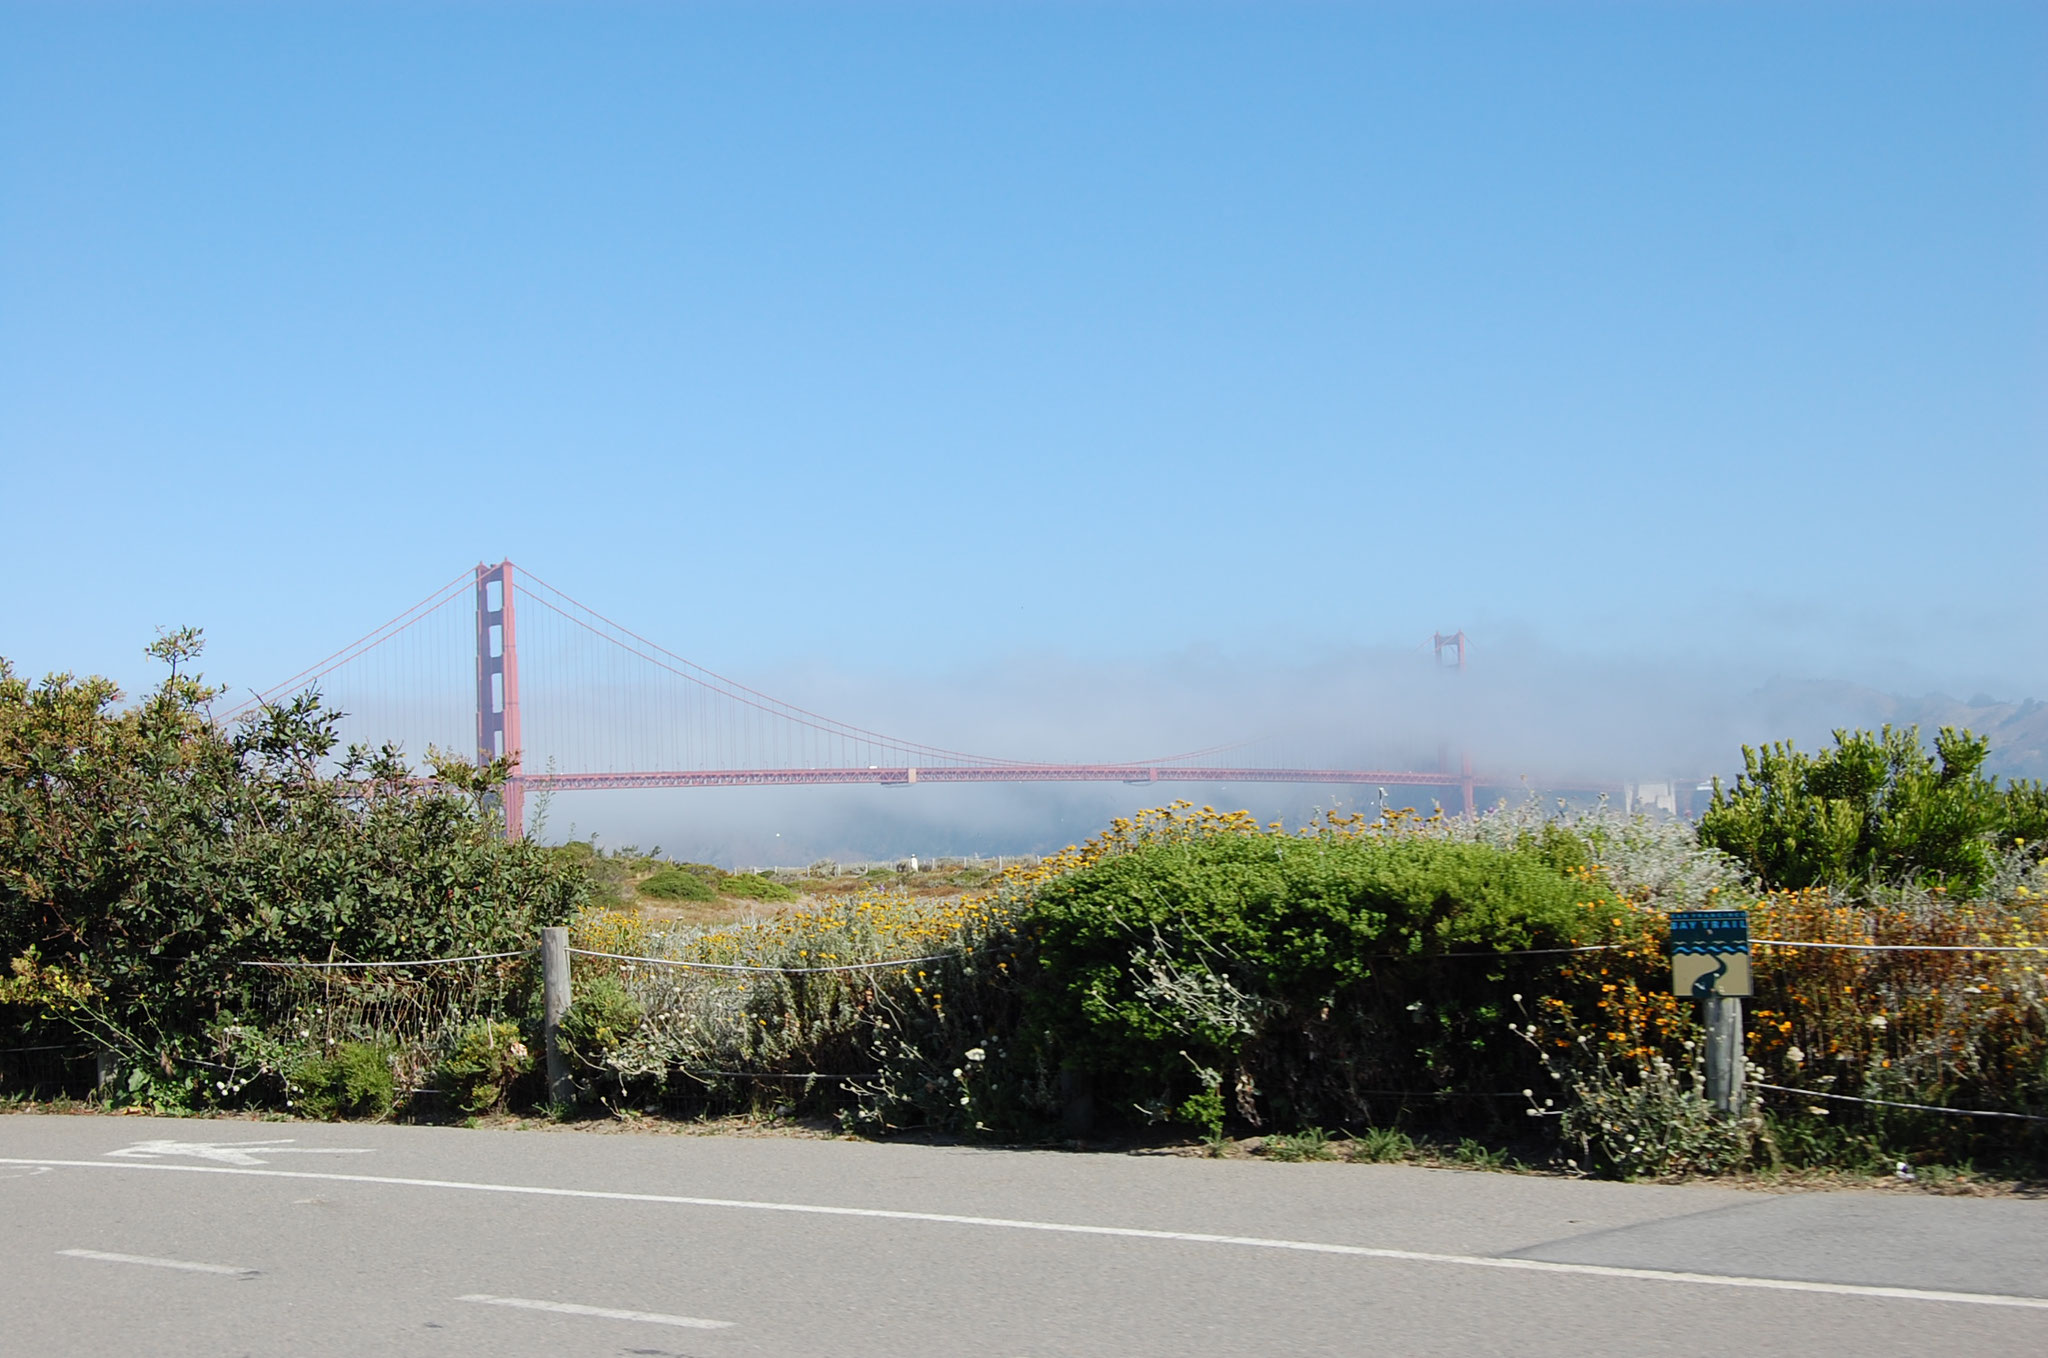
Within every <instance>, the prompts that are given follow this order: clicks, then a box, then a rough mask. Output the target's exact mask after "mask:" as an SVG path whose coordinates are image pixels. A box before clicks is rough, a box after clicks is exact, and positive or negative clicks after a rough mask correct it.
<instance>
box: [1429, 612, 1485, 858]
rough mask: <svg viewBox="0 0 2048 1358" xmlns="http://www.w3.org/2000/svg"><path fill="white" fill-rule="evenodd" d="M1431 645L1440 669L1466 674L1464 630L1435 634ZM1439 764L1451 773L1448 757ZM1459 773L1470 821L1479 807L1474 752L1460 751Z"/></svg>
mask: <svg viewBox="0 0 2048 1358" xmlns="http://www.w3.org/2000/svg"><path fill="white" fill-rule="evenodd" d="M1430 643H1431V644H1432V645H1433V646H1435V647H1436V663H1437V668H1438V669H1444V670H1452V669H1454V670H1456V671H1457V672H1458V673H1459V674H1463V673H1464V672H1465V631H1464V629H1463V628H1460V629H1458V630H1457V631H1455V632H1438V633H1435V634H1434V635H1432V636H1431V637H1430ZM1461 744H1462V741H1461ZM1446 754H1448V752H1446ZM1437 764H1438V766H1439V767H1440V768H1442V769H1443V771H1444V772H1445V773H1449V772H1450V767H1449V765H1450V760H1449V759H1448V758H1447V757H1443V756H1440V757H1439V758H1438V760H1437ZM1458 773H1459V775H1460V777H1459V782H1458V790H1459V791H1460V792H1461V793H1463V794H1464V798H1465V819H1466V820H1470V819H1472V817H1473V815H1474V814H1475V812H1476V811H1477V810H1478V806H1477V798H1476V796H1475V791H1476V789H1475V788H1474V786H1473V783H1472V752H1471V751H1470V750H1468V749H1462V748H1461V749H1460V750H1459V751H1458Z"/></svg>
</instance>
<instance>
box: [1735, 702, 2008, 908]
mask: <svg viewBox="0 0 2048 1358" xmlns="http://www.w3.org/2000/svg"><path fill="white" fill-rule="evenodd" d="M1990 749H1991V746H1990V742H1989V741H1987V740H1985V739H1983V738H1982V737H1980V736H1975V735H1972V734H1971V733H1970V732H1968V731H1958V730H1956V729H1954V728H1953V727H1947V726H1944V727H1943V728H1942V729H1941V731H1940V733H1939V734H1938V735H1937V736H1936V737H1935V740H1934V752H1933V753H1932V754H1929V753H1928V751H1927V750H1926V749H1925V748H1923V747H1922V745H1921V742H1920V729H1919V728H1918V727H1908V728H1906V729H1905V730H1903V731H1900V730H1894V729H1893V728H1892V727H1890V726H1887V727H1885V728H1884V729H1883V730H1881V731H1877V732H1874V733H1873V732H1870V731H1837V732H1835V745H1834V748H1833V749H1830V750H1823V751H1821V752H1820V753H1818V754H1812V755H1809V754H1805V753H1802V752H1801V751H1799V750H1797V749H1795V748H1794V747H1793V746H1792V744H1791V742H1789V741H1781V742H1777V743H1774V744H1770V745H1765V746H1763V747H1761V748H1757V749H1752V748H1750V747H1749V746H1746V745H1745V746H1744V747H1743V749H1742V770H1743V771H1742V774H1741V775H1740V776H1739V777H1738V778H1737V779H1736V780H1735V786H1734V787H1733V788H1728V789H1724V788H1723V787H1722V786H1721V783H1720V780H1719V779H1716V780H1715V781H1714V796H1713V801H1712V803H1711V804H1710V805H1709V807H1708V809H1707V811H1706V814H1704V815H1703V816H1701V817H1700V823H1699V837H1700V842H1701V843H1703V844H1706V845H1708V846H1710V847H1713V848H1717V849H1720V850H1722V851H1724V852H1726V853H1727V854H1729V855H1730V856H1732V857H1733V858H1735V859H1736V860H1737V861H1738V862H1740V863H1741V864H1742V865H1743V866H1744V867H1745V868H1746V869H1747V870H1748V871H1749V872H1750V873H1752V874H1753V875H1754V876H1755V878H1756V880H1757V882H1758V883H1759V884H1760V885H1761V886H1763V887H1765V888H1767V889H1771V890H1799V889H1802V888H1806V887H1837V888H1857V889H1869V888H1872V887H1881V886H1887V885H1900V884H1906V883H1911V884H1915V885H1919V886H1928V887H1935V886H1938V887H1942V888H1944V889H1947V890H1949V891H1952V892H1956V893H1959V894H1966V893H1975V892H1979V891H1982V890H1983V889H1984V888H1985V887H1986V886H1987V885H1988V884H1989V883H1990V881H1991V879H1992V876H1993V874H1994V873H1995V872H1996V870H1997V866H1998V853H1999V851H2000V850H2002V849H2010V848H2014V847H2018V846H2021V845H2035V846H2039V845H2041V844H2042V842H2043V841H2044V840H2048V789H2044V788H2043V787H2042V785H2041V784H2039V783H2036V782H2012V783H2009V784H2007V786H2005V787H2003V788H2001V787H1999V786H1998V781H1997V780H1996V779H1995V778H1991V777H1989V776H1987V775H1986V774H1985V773H1984V772H1983V766H1984V760H1985V757H1986V756H1987V755H1988V754H1989V753H1990ZM2036 856H2038V848H2037V849H2036Z"/></svg>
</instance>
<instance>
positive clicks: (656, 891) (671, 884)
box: [639, 867, 718, 901]
mask: <svg viewBox="0 0 2048 1358" xmlns="http://www.w3.org/2000/svg"><path fill="white" fill-rule="evenodd" d="M639 891H640V894H641V895H643V896H652V897H653V898H654V899H655V900H657V901H710V900H716V899H717V898H718V893H717V892H716V891H714V890H712V888H711V883H710V882H708V881H706V880H704V878H703V877H701V876H699V875H698V874H696V873H694V872H691V871H689V870H688V869H686V868H674V867H670V868H662V869H661V870H660V871H658V872H656V873H655V874H654V875H653V876H652V877H649V878H648V879H647V880H646V881H644V882H642V883H641V884H640V886H639Z"/></svg>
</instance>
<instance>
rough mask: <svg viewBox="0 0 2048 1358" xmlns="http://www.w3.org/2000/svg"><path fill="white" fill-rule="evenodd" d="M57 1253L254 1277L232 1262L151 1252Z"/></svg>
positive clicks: (199, 1271) (189, 1271)
mask: <svg viewBox="0 0 2048 1358" xmlns="http://www.w3.org/2000/svg"><path fill="white" fill-rule="evenodd" d="M57 1253H59V1254H61V1255H64V1256H66V1257H67V1258H71V1259H97V1260H99V1261H100V1262H101V1263H103V1264H143V1265H146V1266H148V1267H150V1268H175V1269H182V1270H184V1271H185V1272H187V1273H224V1274H226V1275H227V1276H229V1277H231V1278H253V1277H255V1276H256V1270H255V1269H253V1268H236V1267H235V1266H234V1265H232V1264H195V1263H193V1262H192V1261H191V1260H190V1259H159V1258H157V1257H156V1256H155V1255H151V1254H113V1253H110V1252H109V1251H107V1250H58V1251H57Z"/></svg>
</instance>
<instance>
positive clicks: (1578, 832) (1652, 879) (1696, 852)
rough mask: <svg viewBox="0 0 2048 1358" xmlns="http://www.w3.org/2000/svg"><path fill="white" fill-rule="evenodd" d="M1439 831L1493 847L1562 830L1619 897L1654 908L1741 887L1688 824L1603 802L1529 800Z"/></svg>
mask: <svg viewBox="0 0 2048 1358" xmlns="http://www.w3.org/2000/svg"><path fill="white" fill-rule="evenodd" d="M1437 825H1438V826H1439V827H1440V828H1439V833H1442V834H1444V835H1445V836H1447V837H1449V838H1452V839H1469V840H1475V841H1478V842H1479V843H1483V844H1492V845H1494V846H1496V847H1498V848H1508V847H1511V846H1513V845H1515V844H1518V843H1524V842H1527V841H1528V840H1530V839H1534V838H1539V837H1540V836H1541V835H1542V833H1543V831H1544V829H1545V828H1546V827H1550V828H1552V829H1554V830H1557V831H1562V832H1564V833H1565V834H1568V835H1571V836H1572V837H1573V838H1575V839H1577V840H1578V841H1579V842H1580V843H1581V844H1583V845H1584V846H1585V849H1586V853H1587V857H1588V859H1589V860H1590V861H1591V862H1592V863H1593V864H1594V865H1595V866H1597V867H1599V868H1601V869H1602V870H1603V871H1604V872H1605V874H1606V877H1607V880H1608V882H1609V883H1610V884H1611V885H1612V886H1613V887H1614V889H1615V891H1616V892H1618V893H1620V894H1621V895H1623V896H1626V897H1628V898H1629V899H1631V900H1634V901H1637V902H1640V903H1642V904H1644V905H1647V906H1649V907H1651V908H1653V909H1658V910H1690V909H1697V908H1699V907H1702V906H1705V905H1707V904H1708V903H1709V902H1710V901H1711V900H1712V899H1713V898H1714V897H1715V896H1716V895H1718V894H1726V893H1733V892H1735V891H1736V890H1737V889H1739V888H1741V887H1742V886H1743V885H1744V882H1745V879H1744V877H1743V873H1742V868H1741V866H1740V865H1739V864H1737V863H1736V862H1735V860H1734V859H1732V858H1730V857H1729V856H1728V855H1727V854H1724V853H1722V852H1721V851H1720V850H1718V849H1711V848H1707V847H1706V846H1704V845H1702V844H1701V843H1700V842H1699V840H1698V837H1697V836H1696V835H1695V834H1694V832H1693V827H1692V826H1691V825H1690V824H1689V823H1687V822H1686V821H1683V820H1679V819H1677V818H1676V817H1672V816H1658V815H1650V814H1645V813H1643V812H1635V813H1632V814H1631V813H1628V812H1624V811H1620V810H1617V809H1616V808H1614V807H1613V806H1610V805H1609V804H1608V803H1607V800H1606V798H1604V797H1603V798H1601V800H1600V802H1599V804H1598V805H1596V806H1593V807H1591V808H1588V809H1583V810H1573V809H1572V808H1571V807H1569V806H1567V805H1566V804H1565V803H1564V802H1562V801H1558V802H1554V803H1553V802H1547V801H1545V800H1544V799H1543V798H1540V797H1536V796H1533V795H1532V796H1530V797H1528V798H1527V799H1525V800H1524V801H1522V802H1521V803H1519V804H1510V803H1506V802H1503V803H1502V804H1501V805H1499V806H1498V807H1496V808H1494V809H1493V810H1491V811H1487V812H1485V813H1484V814H1482V815H1479V816H1475V817H1474V818H1472V819H1471V820H1469V821H1468V820H1462V819H1458V818H1452V817H1446V818H1445V819H1443V820H1442V821H1439V822H1437Z"/></svg>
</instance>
